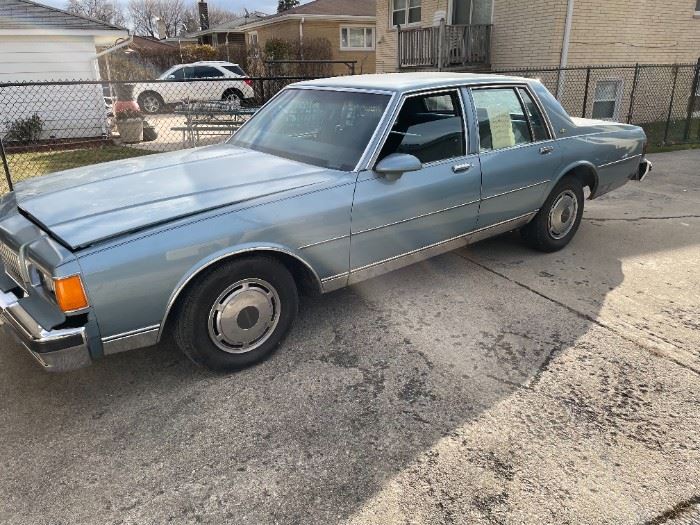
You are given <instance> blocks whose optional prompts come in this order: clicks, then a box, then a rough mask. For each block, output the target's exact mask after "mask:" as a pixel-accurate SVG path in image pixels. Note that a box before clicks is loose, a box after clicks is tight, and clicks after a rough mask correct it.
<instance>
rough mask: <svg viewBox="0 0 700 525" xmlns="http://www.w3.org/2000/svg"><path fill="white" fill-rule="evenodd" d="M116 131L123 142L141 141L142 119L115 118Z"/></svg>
mask: <svg viewBox="0 0 700 525" xmlns="http://www.w3.org/2000/svg"><path fill="white" fill-rule="evenodd" d="M117 131H119V136H120V137H121V139H122V141H123V142H127V143H132V142H141V141H142V140H143V120H141V119H140V118H129V119H126V120H117Z"/></svg>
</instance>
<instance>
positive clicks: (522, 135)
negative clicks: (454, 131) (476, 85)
mask: <svg viewBox="0 0 700 525" xmlns="http://www.w3.org/2000/svg"><path fill="white" fill-rule="evenodd" d="M472 96H473V98H474V105H475V106H476V114H477V118H478V120H479V143H480V149H481V151H492V150H498V149H504V148H511V147H513V146H518V145H520V144H527V143H529V142H532V136H531V135H530V126H529V123H528V119H527V117H526V115H525V110H524V109H523V106H522V104H520V99H519V98H518V95H517V94H516V92H515V89H513V88H493V89H475V90H474V91H472Z"/></svg>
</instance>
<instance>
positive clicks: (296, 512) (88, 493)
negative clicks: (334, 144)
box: [0, 151, 700, 525]
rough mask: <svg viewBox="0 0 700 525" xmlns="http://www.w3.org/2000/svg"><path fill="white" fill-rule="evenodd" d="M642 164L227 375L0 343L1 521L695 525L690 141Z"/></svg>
mask: <svg viewBox="0 0 700 525" xmlns="http://www.w3.org/2000/svg"><path fill="white" fill-rule="evenodd" d="M651 160H652V161H653V162H654V167H655V168H654V172H653V173H652V174H651V176H650V178H649V179H648V180H647V181H645V182H643V183H641V184H640V183H630V184H628V185H627V186H625V187H624V188H622V189H620V190H618V191H616V192H614V193H612V194H610V195H608V196H605V197H602V198H600V199H597V200H594V201H588V202H587V203H586V211H585V214H584V220H583V223H582V226H581V229H580V230H579V232H578V234H577V236H576V238H575V239H574V241H573V242H572V243H571V245H570V246H569V247H567V248H566V249H565V250H563V251H561V252H558V253H554V254H547V255H543V254H540V253H536V252H533V251H531V250H529V249H528V248H526V247H525V246H524V245H523V244H522V243H521V241H520V239H519V236H518V235H517V234H507V235H504V236H501V237H499V238H497V239H493V240H488V241H485V242H482V243H480V244H477V245H474V246H471V247H469V248H466V249H463V250H459V251H456V252H452V253H449V254H446V255H444V256H441V257H438V258H435V259H432V260H430V261H428V262H425V263H422V264H418V265H415V266H413V267H410V268H407V269H404V270H400V271H397V272H394V273H392V274H389V275H386V276H384V277H380V278H377V279H374V280H371V281H368V282H365V283H363V284H361V285H358V286H355V287H352V288H349V289H346V290H341V291H338V292H334V293H332V294H329V295H326V296H323V297H319V298H313V299H305V300H304V301H303V302H302V309H301V313H300V317H299V319H298V322H297V324H296V327H295V329H294V330H293V332H292V334H291V335H290V337H289V338H288V340H287V341H286V342H285V344H284V345H283V346H282V347H281V348H280V350H279V351H278V352H277V353H276V354H275V355H274V356H273V357H272V358H271V359H270V360H269V361H267V362H265V363H263V364H261V365H259V366H256V367H254V368H251V369H249V370H245V371H243V372H240V373H236V374H232V375H220V374H214V373H210V372H207V371H205V370H202V369H200V368H196V367H195V366H194V365H192V364H191V363H190V362H189V361H188V360H187V359H185V358H184V357H183V356H182V355H181V354H179V353H178V352H177V350H175V349H174V348H171V347H168V346H167V345H163V346H161V347H157V348H152V349H147V350H141V351H134V352H130V353H125V354H120V355H116V356H112V357H110V358H107V359H104V360H102V361H100V362H98V363H95V364H94V365H93V366H91V367H90V368H87V369H83V370H80V371H77V372H74V373H70V374H65V375H50V374H46V373H44V372H42V371H41V370H40V369H39V368H38V367H37V365H36V364H35V362H34V361H33V360H32V358H31V357H29V356H28V355H27V354H26V352H24V351H23V350H22V349H21V348H19V347H18V345H17V344H16V343H15V342H14V341H12V340H10V339H6V338H0V522H1V523H3V524H21V525H27V524H47V525H48V524H51V525H58V524H64V525H68V524H103V523H104V524H139V525H142V524H164V523H207V524H222V523H251V524H267V523H280V524H296V523H299V524H316V523H318V524H330V523H344V524H393V523H400V524H404V523H420V524H442V523H458V524H462V523H465V524H466V523H469V524H472V523H473V524H482V523H483V524H499V525H502V524H522V523H525V524H544V523H552V524H558V525H564V524H598V523H606V524H616V525H618V524H648V525H651V524H654V525H658V524H670V525H671V524H680V523H700V151H687V152H674V153H665V154H657V155H653V156H651ZM0 337H2V336H0Z"/></svg>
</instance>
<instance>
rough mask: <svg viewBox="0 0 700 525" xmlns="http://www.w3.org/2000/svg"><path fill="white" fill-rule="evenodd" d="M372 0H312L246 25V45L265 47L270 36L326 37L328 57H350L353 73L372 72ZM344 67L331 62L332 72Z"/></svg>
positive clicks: (340, 71)
mask: <svg viewBox="0 0 700 525" xmlns="http://www.w3.org/2000/svg"><path fill="white" fill-rule="evenodd" d="M376 10H377V3H376V0H352V1H348V0H315V1H313V2H309V3H308V4H304V5H300V6H298V7H295V8H293V9H289V10H287V11H284V12H282V13H277V14H275V15H271V16H268V17H266V18H263V19H261V20H258V21H255V22H252V23H250V24H246V25H245V26H243V27H241V28H240V30H241V31H243V32H244V33H245V36H246V43H247V45H248V48H249V49H250V48H253V47H255V46H259V47H260V48H264V47H265V43H266V42H267V41H268V40H270V39H272V38H279V39H282V40H287V41H290V42H303V41H304V39H308V40H313V39H319V38H325V39H327V40H328V41H329V42H330V44H331V59H332V60H348V61H350V60H354V61H356V62H357V65H356V72H357V73H374V72H375V31H376V30H375V21H376ZM347 72H348V68H347V67H346V66H344V65H343V64H334V67H333V74H346V73H347Z"/></svg>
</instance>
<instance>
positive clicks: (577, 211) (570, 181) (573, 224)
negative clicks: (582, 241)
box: [520, 177, 584, 252]
mask: <svg viewBox="0 0 700 525" xmlns="http://www.w3.org/2000/svg"><path fill="white" fill-rule="evenodd" d="M583 203H584V197H583V186H582V185H581V182H580V181H579V180H578V179H576V178H573V177H568V178H565V179H563V180H562V181H560V182H559V183H558V184H557V185H556V186H555V187H554V189H553V190H552V193H550V195H549V197H547V200H546V201H545V203H544V205H543V206H542V208H541V209H540V211H539V212H537V215H535V218H534V219H532V221H530V223H529V224H527V225H526V226H525V227H523V228H522V230H520V231H521V233H522V236H523V238H524V239H525V242H527V244H529V245H530V246H531V247H533V248H535V249H536V250H540V251H543V252H556V251H558V250H561V249H562V248H564V247H565V246H566V245H567V244H569V242H570V241H571V239H573V238H574V235H576V231H577V230H578V227H579V225H580V224H581V217H582V216H583Z"/></svg>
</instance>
